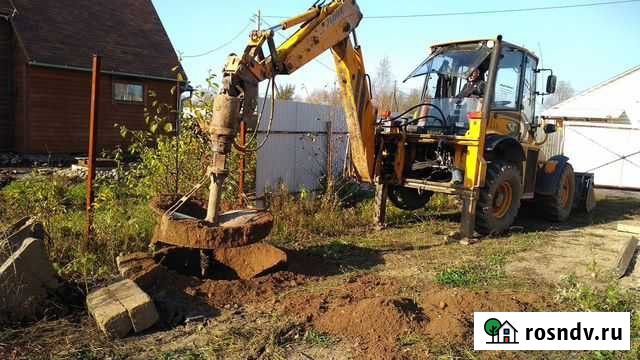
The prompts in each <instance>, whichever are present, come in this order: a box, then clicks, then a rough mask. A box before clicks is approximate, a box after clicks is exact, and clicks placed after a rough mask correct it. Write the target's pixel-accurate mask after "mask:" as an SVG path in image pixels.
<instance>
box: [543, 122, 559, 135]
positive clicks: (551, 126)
mask: <svg viewBox="0 0 640 360" xmlns="http://www.w3.org/2000/svg"><path fill="white" fill-rule="evenodd" d="M543 129H544V133H545V134H553V133H554V132H556V131H557V128H556V124H546V125H545V126H544V128H543Z"/></svg>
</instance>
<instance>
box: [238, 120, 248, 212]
mask: <svg viewBox="0 0 640 360" xmlns="http://www.w3.org/2000/svg"><path fill="white" fill-rule="evenodd" d="M246 137H247V123H246V122H244V121H240V146H241V147H242V148H244V147H245V146H246V145H247V144H246ZM245 157H246V153H245V152H242V153H241V154H240V178H239V179H238V197H239V201H240V204H241V205H242V201H243V198H244V173H245Z"/></svg>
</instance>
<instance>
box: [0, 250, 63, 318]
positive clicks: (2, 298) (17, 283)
mask: <svg viewBox="0 0 640 360" xmlns="http://www.w3.org/2000/svg"><path fill="white" fill-rule="evenodd" d="M59 286H60V283H59V282H58V280H57V279H56V276H55V272H54V270H53V267H52V266H51V262H50V261H49V257H48V256H47V252H46V250H45V248H44V243H43V241H42V240H40V239H35V238H27V239H25V240H24V241H22V243H21V245H20V247H19V248H18V249H17V250H16V251H15V252H14V253H13V254H12V255H11V256H10V257H9V258H8V259H7V260H6V261H5V262H4V263H3V264H2V266H0V312H2V313H5V314H7V315H5V316H1V315H0V318H2V317H7V318H9V317H10V318H11V319H13V320H22V319H33V318H34V317H35V316H36V315H37V313H38V311H39V310H40V307H41V305H42V304H43V302H44V300H45V299H46V298H47V294H48V291H49V290H53V289H56V288H58V287H59Z"/></svg>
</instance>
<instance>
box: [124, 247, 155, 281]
mask: <svg viewBox="0 0 640 360" xmlns="http://www.w3.org/2000/svg"><path fill="white" fill-rule="evenodd" d="M116 264H117V265H118V271H119V272H120V275H122V277H124V278H128V279H130V278H131V277H133V276H134V275H135V274H137V273H140V272H141V271H143V270H144V269H147V268H150V267H152V266H153V265H155V264H156V262H155V261H154V260H153V258H152V256H151V254H148V253H142V252H138V253H132V254H128V255H120V256H118V257H117V258H116Z"/></svg>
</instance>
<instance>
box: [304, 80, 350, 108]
mask: <svg viewBox="0 0 640 360" xmlns="http://www.w3.org/2000/svg"><path fill="white" fill-rule="evenodd" d="M305 101H306V102H308V103H310V104H322V105H330V106H341V105H342V100H341V98H340V89H338V87H337V85H336V84H335V83H333V84H332V85H326V86H325V87H323V88H318V89H313V90H311V92H310V93H309V94H308V95H307V98H306V99H305Z"/></svg>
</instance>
